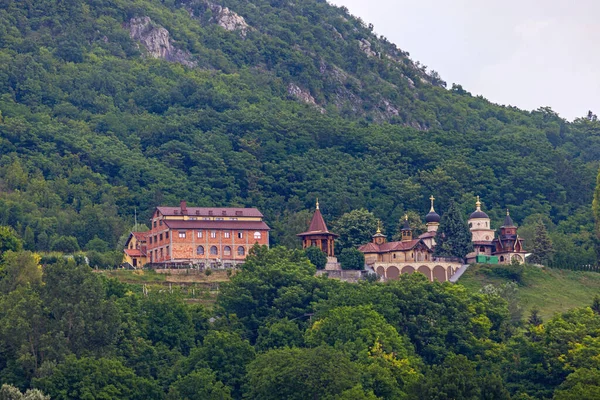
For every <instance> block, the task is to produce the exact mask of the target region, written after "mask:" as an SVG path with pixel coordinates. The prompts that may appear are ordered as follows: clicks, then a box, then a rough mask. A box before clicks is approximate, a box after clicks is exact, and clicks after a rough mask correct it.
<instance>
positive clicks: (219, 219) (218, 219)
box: [215, 217, 223, 221]
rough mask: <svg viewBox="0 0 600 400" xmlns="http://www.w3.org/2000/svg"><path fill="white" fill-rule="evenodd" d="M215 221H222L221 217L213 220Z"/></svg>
mask: <svg viewBox="0 0 600 400" xmlns="http://www.w3.org/2000/svg"><path fill="white" fill-rule="evenodd" d="M215 221H223V218H222V217H217V218H215Z"/></svg>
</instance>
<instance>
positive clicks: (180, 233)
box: [179, 231, 185, 239]
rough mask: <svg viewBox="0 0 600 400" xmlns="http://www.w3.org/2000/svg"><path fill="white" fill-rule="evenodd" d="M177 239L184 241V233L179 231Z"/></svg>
mask: <svg viewBox="0 0 600 400" xmlns="http://www.w3.org/2000/svg"><path fill="white" fill-rule="evenodd" d="M179 238H181V239H185V231H179Z"/></svg>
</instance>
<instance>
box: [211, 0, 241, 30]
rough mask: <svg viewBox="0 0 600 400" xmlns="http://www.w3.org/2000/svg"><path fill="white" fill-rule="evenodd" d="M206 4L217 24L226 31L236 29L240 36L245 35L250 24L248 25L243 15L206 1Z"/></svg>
mask: <svg viewBox="0 0 600 400" xmlns="http://www.w3.org/2000/svg"><path fill="white" fill-rule="evenodd" d="M208 6H209V7H210V10H211V11H212V12H213V17H212V20H213V21H214V22H215V23H216V24H217V25H219V26H221V27H222V28H224V29H225V30H228V31H238V32H239V33H240V35H241V36H242V37H246V34H247V33H248V30H250V26H248V24H247V23H246V20H245V19H244V17H242V16H241V15H238V14H236V13H234V12H233V11H231V10H230V9H229V8H227V7H222V6H220V5H218V4H214V3H208Z"/></svg>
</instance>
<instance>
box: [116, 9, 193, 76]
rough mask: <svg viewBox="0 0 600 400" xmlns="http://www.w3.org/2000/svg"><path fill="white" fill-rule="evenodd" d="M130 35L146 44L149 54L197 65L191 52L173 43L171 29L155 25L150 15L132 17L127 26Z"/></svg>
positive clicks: (191, 65) (190, 65) (189, 65)
mask: <svg viewBox="0 0 600 400" xmlns="http://www.w3.org/2000/svg"><path fill="white" fill-rule="evenodd" d="M126 27H127V28H128V29H129V36H130V37H131V38H132V39H134V40H137V41H139V42H140V43H141V44H143V45H144V47H145V48H146V50H148V54H150V56H152V57H154V58H162V59H163V60H167V61H172V62H177V63H180V64H183V65H186V66H188V67H195V66H196V62H194V61H192V59H191V58H192V57H191V55H190V54H189V53H187V52H185V51H182V50H180V49H177V48H176V47H175V46H173V44H172V43H171V39H170V37H169V31H168V30H166V29H165V28H163V27H162V26H159V25H155V24H153V23H152V20H151V19H150V18H149V17H136V18H132V19H131V20H130V21H129V23H128V24H127V26H126Z"/></svg>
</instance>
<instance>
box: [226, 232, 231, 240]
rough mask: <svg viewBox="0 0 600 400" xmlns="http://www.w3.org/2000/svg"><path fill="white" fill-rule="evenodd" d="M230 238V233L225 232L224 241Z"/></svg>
mask: <svg viewBox="0 0 600 400" xmlns="http://www.w3.org/2000/svg"><path fill="white" fill-rule="evenodd" d="M230 237H231V232H229V231H227V232H225V239H229V238H230Z"/></svg>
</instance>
